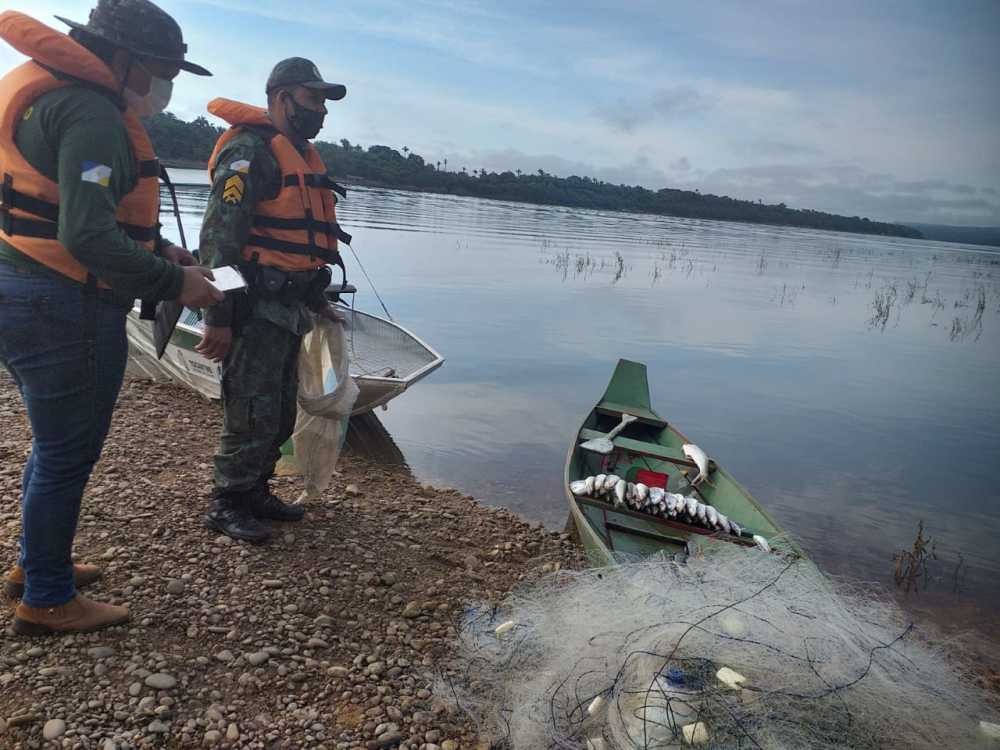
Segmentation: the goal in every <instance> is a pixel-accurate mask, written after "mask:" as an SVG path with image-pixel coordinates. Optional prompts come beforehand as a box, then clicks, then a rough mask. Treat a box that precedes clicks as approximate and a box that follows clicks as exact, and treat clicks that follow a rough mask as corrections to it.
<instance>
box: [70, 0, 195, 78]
mask: <svg viewBox="0 0 1000 750" xmlns="http://www.w3.org/2000/svg"><path fill="white" fill-rule="evenodd" d="M56 18H58V19H59V20H60V21H62V22H63V23H64V24H66V25H67V26H70V27H71V28H74V29H78V30H80V31H82V32H84V33H86V34H90V35H92V36H96V37H98V38H100V39H103V40H105V41H107V42H109V43H111V44H113V45H115V46H116V47H121V48H122V49H125V50H128V51H129V52H134V53H135V54H136V55H139V56H140V57H145V58H147V59H149V60H157V61H159V62H165V63H174V64H176V65H177V66H178V67H179V68H180V69H181V70H186V71H188V72H190V73H194V74H196V75H199V76H210V75H212V74H211V73H209V72H208V71H207V70H205V68H203V67H201V66H200V65H195V64H194V63H193V62H188V61H187V60H185V59H184V53H185V52H187V45H186V44H184V37H183V36H182V35H181V27H180V26H178V25H177V21H175V20H174V19H173V18H171V17H170V16H169V15H168V14H167V13H166V12H165V11H163V10H162V9H161V8H160V7H158V6H156V5H154V4H153V3H151V2H149V0H98V2H97V6H96V7H95V8H94V9H93V10H91V11H90V18H89V19H88V21H87V23H86V24H82V23H77V22H76V21H70V20H69V19H66V18H63V17H62V16H56Z"/></svg>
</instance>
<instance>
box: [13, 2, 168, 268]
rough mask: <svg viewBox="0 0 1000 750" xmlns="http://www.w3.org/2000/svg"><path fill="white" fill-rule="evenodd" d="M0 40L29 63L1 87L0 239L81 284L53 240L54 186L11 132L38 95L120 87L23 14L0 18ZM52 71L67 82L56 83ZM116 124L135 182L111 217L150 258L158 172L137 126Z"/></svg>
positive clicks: (81, 51)
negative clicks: (135, 166) (124, 140)
mask: <svg viewBox="0 0 1000 750" xmlns="http://www.w3.org/2000/svg"><path fill="white" fill-rule="evenodd" d="M0 38H2V39H4V40H5V41H6V42H8V43H9V44H10V45H11V46H12V47H14V48H15V49H16V50H18V51H19V52H21V53H23V54H25V55H27V56H28V57H30V58H31V60H29V61H28V62H26V63H24V64H22V65H19V66H18V67H16V68H14V70H12V71H11V72H10V73H8V74H7V75H5V76H4V77H3V78H2V79H0V175H2V180H3V183H2V188H0V191H2V192H0V239H3V240H4V241H5V242H7V243H9V244H10V245H13V246H14V247H15V248H17V249H18V250H19V251H20V252H22V253H24V254H25V255H28V256H30V257H31V258H34V259H35V260H37V261H38V262H40V263H44V264H45V265H46V266H48V267H49V268H52V269H54V270H56V271H58V272H59V273H61V274H63V275H64V276H68V277H69V278H71V279H74V280H75V281H79V282H81V283H82V282H84V281H86V280H87V278H88V275H89V274H88V271H87V269H86V268H85V267H84V266H83V265H81V264H80V263H79V262H78V261H77V260H76V259H75V258H74V257H73V256H72V254H70V252H69V250H67V249H66V248H65V247H63V245H62V244H60V243H59V241H58V240H57V239H56V237H57V229H58V222H59V185H58V184H57V183H56V182H55V181H53V180H50V179H49V178H48V177H46V176H45V175H43V174H41V173H40V172H38V171H37V170H36V169H35V168H34V167H33V166H31V164H30V163H28V161H27V160H26V159H25V158H24V157H23V156H22V155H21V152H20V151H19V150H18V148H17V144H16V143H15V141H14V137H15V134H16V132H17V124H18V123H19V122H20V121H21V119H22V117H24V115H25V114H26V113H28V111H29V108H30V107H31V105H32V104H33V103H34V102H35V101H36V100H37V99H38V97H40V96H41V95H42V94H45V93H47V92H49V91H54V90H56V89H60V88H64V87H66V86H74V85H80V83H81V82H82V83H83V84H85V85H87V86H91V87H93V86H97V87H100V88H102V89H106V90H107V92H108V93H109V95H111V96H116V92H117V90H118V88H119V86H120V84H119V83H118V81H116V80H115V77H114V75H113V74H112V72H111V69H110V68H108V66H107V65H105V64H104V62H102V61H101V60H100V58H98V57H97V56H96V55H94V54H93V53H92V52H90V51H89V50H87V49H86V48H84V47H83V46H81V45H80V44H77V43H76V42H75V41H73V40H72V39H70V38H69V37H68V36H66V35H65V34H62V33H60V32H58V31H56V30H54V29H51V28H49V27H48V26H46V25H45V24H43V23H41V22H39V21H36V20H35V19H33V18H31V17H30V16H26V15H24V14H23V13H18V12H17V11H12V10H8V11H4V12H3V13H0ZM51 71H56V72H58V73H59V74H60V75H61V76H67V77H68V78H61V77H60V78H57V77H56V76H55V75H53V73H52V72H51ZM122 118H123V120H124V126H125V130H126V132H127V133H128V138H129V142H130V143H131V145H132V152H133V155H134V157H135V159H136V162H137V164H138V175H139V178H138V180H137V183H136V186H135V188H134V189H133V190H132V191H131V192H129V193H128V194H127V195H125V196H124V197H123V198H122V199H121V200H120V201H119V202H118V208H117V211H116V213H115V217H116V218H117V220H118V224H119V226H121V228H122V229H123V230H124V231H125V232H126V233H127V234H128V235H129V236H130V237H132V239H134V240H136V241H137V242H139V243H140V244H142V245H143V246H144V247H146V248H148V249H150V250H151V249H152V248H153V246H154V244H155V240H156V236H157V234H158V226H159V224H158V219H159V213H160V187H159V176H160V165H159V162H158V161H157V160H156V154H155V153H154V152H153V145H152V143H150V141H149V136H148V135H147V134H146V130H145V129H144V128H143V126H142V123H141V122H140V120H139V118H138V117H137V116H136V115H135V114H134V113H132V112H131V111H129V110H127V109H126V110H125V111H124V112H123V113H122ZM81 168H82V165H81ZM102 286H105V285H103V284H102Z"/></svg>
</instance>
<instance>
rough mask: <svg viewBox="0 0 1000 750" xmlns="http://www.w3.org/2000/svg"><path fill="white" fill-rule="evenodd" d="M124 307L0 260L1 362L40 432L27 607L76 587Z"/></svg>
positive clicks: (26, 563) (28, 515)
mask: <svg viewBox="0 0 1000 750" xmlns="http://www.w3.org/2000/svg"><path fill="white" fill-rule="evenodd" d="M127 312H128V309H127V308H126V307H123V306H121V305H118V304H114V303H112V302H110V301H109V300H108V299H107V297H106V295H105V294H103V293H101V292H99V291H96V290H94V291H87V290H86V289H85V288H84V287H83V286H82V285H81V284H77V283H74V282H73V281H70V280H69V279H65V278H63V277H61V276H56V275H54V274H48V273H44V272H39V271H26V270H21V269H18V268H16V267H14V266H12V265H10V264H9V263H5V262H3V261H0V363H2V364H3V365H4V367H6V368H7V370H8V371H9V372H10V374H11V375H12V376H13V378H14V382H15V383H16V384H17V387H18V390H20V392H21V398H22V400H23V401H24V404H25V406H26V407H27V410H28V419H29V420H30V421H31V432H32V435H33V439H32V441H31V454H30V455H29V456H28V460H27V463H26V464H25V467H24V477H23V480H22V484H21V529H22V530H21V553H20V558H19V563H20V564H21V566H22V567H23V568H24V571H25V578H26V580H25V589H24V599H23V601H24V603H25V604H27V605H28V606H29V607H55V606H59V605H60V604H65V603H66V602H68V601H69V600H70V599H72V598H73V597H74V596H75V595H76V589H75V587H74V585H73V562H72V548H73V537H74V536H75V534H76V524H77V519H78V517H79V515H80V502H81V500H82V498H83V489H84V487H85V486H86V484H87V480H88V479H89V478H90V472H91V470H92V469H93V468H94V464H95V463H97V459H98V458H99V457H100V455H101V448H102V446H103V445H104V438H105V437H106V436H107V433H108V427H109V426H110V424H111V413H112V411H113V410H114V406H115V401H116V400H117V398H118V391H119V390H120V389H121V384H122V378H123V377H124V374H125V362H126V359H127V356H128V343H127V339H126V336H125V315H126V313H127Z"/></svg>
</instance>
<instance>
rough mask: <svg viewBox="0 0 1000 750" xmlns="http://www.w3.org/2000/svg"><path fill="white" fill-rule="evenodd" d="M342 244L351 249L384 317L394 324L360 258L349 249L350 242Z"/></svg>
mask: <svg viewBox="0 0 1000 750" xmlns="http://www.w3.org/2000/svg"><path fill="white" fill-rule="evenodd" d="M344 244H345V245H347V246H348V247H350V248H351V255H353V256H354V260H356V261H357V262H358V268H360V269H361V273H363V274H364V275H365V278H366V279H368V286H370V287H371V288H372V291H373V292H375V299H377V300H378V303H379V304H380V305H382V309H383V310H384V311H385V315H386V317H387V318H389V320H391V321H392V322H393V323H395V322H396V321H395V320H394V319H393V317H392V314H391V313H390V312H389V308H387V307H386V306H385V302H383V301H382V297H381V296H379V293H378V289H376V288H375V283H374V282H373V281H372V280H371V277H370V276H369V275H368V272H367V271H366V270H365V267H364V265H363V264H362V263H361V258H359V257H358V254H357V253H356V252H354V248H353V247H351V243H350V242H345V243H344Z"/></svg>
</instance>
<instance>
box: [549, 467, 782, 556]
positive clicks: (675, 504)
mask: <svg viewBox="0 0 1000 750" xmlns="http://www.w3.org/2000/svg"><path fill="white" fill-rule="evenodd" d="M569 489H570V491H571V492H572V493H573V494H574V495H581V496H587V497H593V498H607V499H608V500H610V501H611V502H612V503H614V505H615V506H616V507H627V508H630V509H631V510H635V511H639V512H640V513H648V514H650V515H652V516H658V517H660V518H667V519H671V520H676V521H680V522H682V523H688V524H691V525H697V526H702V527H704V528H706V529H712V530H716V531H721V532H723V533H724V534H732V535H733V536H752V537H753V540H754V542H756V544H757V546H759V547H760V548H761V549H763V550H764V551H765V552H769V551H770V546H769V545H768V543H767V540H766V539H764V537H762V536H759V535H757V534H753V535H751V534H749V533H747V532H744V531H743V529H742V528H741V527H740V525H739V524H738V523H736V522H735V521H733V520H731V519H730V518H728V517H727V516H726V515H725V514H723V513H721V512H720V511H718V510H716V509H715V508H714V507H712V506H711V505H709V504H708V503H703V502H701V501H700V500H698V499H697V498H696V497H694V496H693V495H688V496H687V497H685V496H684V495H681V494H678V493H676V492H667V491H666V490H664V489H663V488H662V487H647V486H646V485H645V484H643V483H642V482H638V483H633V482H627V481H625V480H624V479H622V478H621V477H620V476H618V475H617V474H598V475H597V476H595V477H587V478H586V479H578V480H576V481H575V482H570V485H569Z"/></svg>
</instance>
